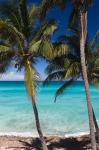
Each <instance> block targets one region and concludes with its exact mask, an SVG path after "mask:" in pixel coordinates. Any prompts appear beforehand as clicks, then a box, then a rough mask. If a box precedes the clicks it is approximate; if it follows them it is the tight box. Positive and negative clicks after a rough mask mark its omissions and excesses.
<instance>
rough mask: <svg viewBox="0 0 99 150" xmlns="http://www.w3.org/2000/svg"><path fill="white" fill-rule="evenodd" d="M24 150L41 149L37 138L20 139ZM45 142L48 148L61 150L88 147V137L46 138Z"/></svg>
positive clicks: (84, 148)
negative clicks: (29, 140)
mask: <svg viewBox="0 0 99 150" xmlns="http://www.w3.org/2000/svg"><path fill="white" fill-rule="evenodd" d="M19 142H22V144H23V145H24V147H25V148H26V150H32V149H36V150H41V142H40V140H39V138H35V139H32V140H31V142H30V143H29V142H27V141H22V140H20V141H19ZM46 142H47V145H48V149H49V150H54V149H62V150H88V149H90V141H89V138H85V139H83V140H81V139H80V140H79V139H78V138H68V139H66V138H55V137H53V138H46Z"/></svg>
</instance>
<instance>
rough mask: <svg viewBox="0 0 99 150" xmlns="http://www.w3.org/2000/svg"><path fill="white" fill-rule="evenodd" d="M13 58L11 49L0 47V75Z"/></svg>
mask: <svg viewBox="0 0 99 150" xmlns="http://www.w3.org/2000/svg"><path fill="white" fill-rule="evenodd" d="M13 56H14V51H12V50H11V47H8V46H5V45H0V73H3V72H5V71H6V70H7V69H8V67H9V65H10V62H11V59H12V57H13Z"/></svg>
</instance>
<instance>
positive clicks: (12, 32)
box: [0, 20, 24, 48]
mask: <svg viewBox="0 0 99 150" xmlns="http://www.w3.org/2000/svg"><path fill="white" fill-rule="evenodd" d="M5 31H6V34H7V36H8V37H10V38H12V39H15V40H16V42H18V43H17V44H19V46H20V48H22V44H23V43H24V36H23V34H22V33H21V32H19V31H18V30H17V28H15V26H13V25H12V24H10V23H8V22H7V21H4V20H0V33H1V34H3V32H5ZM13 37H14V38H13Z"/></svg>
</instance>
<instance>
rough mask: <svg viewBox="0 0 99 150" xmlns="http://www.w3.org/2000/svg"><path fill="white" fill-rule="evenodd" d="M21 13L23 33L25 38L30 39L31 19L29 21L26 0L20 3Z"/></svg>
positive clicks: (21, 0)
mask: <svg viewBox="0 0 99 150" xmlns="http://www.w3.org/2000/svg"><path fill="white" fill-rule="evenodd" d="M19 12H20V16H21V25H22V32H23V33H24V36H25V37H26V38H28V35H29V19H28V15H29V14H28V9H27V2H26V0H20V1H19Z"/></svg>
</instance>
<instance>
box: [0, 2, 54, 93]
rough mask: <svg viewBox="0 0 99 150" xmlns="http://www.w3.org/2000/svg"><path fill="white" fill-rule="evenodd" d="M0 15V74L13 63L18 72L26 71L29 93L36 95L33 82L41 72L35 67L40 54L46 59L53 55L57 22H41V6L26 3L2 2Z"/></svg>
mask: <svg viewBox="0 0 99 150" xmlns="http://www.w3.org/2000/svg"><path fill="white" fill-rule="evenodd" d="M0 13H1V19H0V41H1V42H0V72H4V71H6V69H7V68H8V66H9V64H10V62H11V61H13V62H14V64H15V67H16V68H17V70H18V71H20V70H21V69H24V71H25V81H26V85H27V89H28V92H29V94H30V95H33V96H34V93H35V84H34V83H35V82H34V83H33V81H35V79H37V75H38V73H37V71H36V69H35V67H34V65H33V64H35V62H36V57H39V56H41V54H42V56H45V55H46V57H47V55H48V56H50V54H51V53H52V47H51V46H52V45H51V41H50V36H51V35H52V34H53V33H54V31H55V30H56V23H55V22H54V21H47V22H46V23H45V22H43V23H41V22H40V19H39V15H40V6H36V5H32V6H31V7H29V8H28V7H27V4H26V1H25V0H21V1H19V3H18V2H17V1H16V0H10V1H8V3H2V4H1V5H0ZM2 18H3V19H2ZM45 43H46V44H45ZM48 46H49V51H48ZM33 91H34V92H33Z"/></svg>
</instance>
